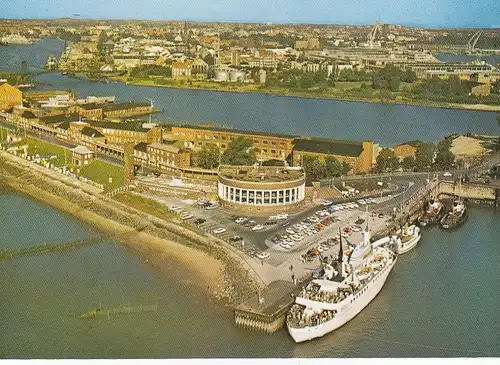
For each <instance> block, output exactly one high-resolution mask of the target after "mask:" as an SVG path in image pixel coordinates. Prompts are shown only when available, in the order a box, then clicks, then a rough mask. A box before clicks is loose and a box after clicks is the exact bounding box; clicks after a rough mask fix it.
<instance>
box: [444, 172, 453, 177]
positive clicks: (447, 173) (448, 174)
mask: <svg viewBox="0 0 500 365" xmlns="http://www.w3.org/2000/svg"><path fill="white" fill-rule="evenodd" d="M443 176H446V177H450V176H453V174H452V173H451V172H448V171H446V172H445V173H444V174H443Z"/></svg>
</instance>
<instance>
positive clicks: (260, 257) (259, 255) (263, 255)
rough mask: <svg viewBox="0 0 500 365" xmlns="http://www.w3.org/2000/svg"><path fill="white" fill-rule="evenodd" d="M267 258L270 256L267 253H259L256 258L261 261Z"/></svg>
mask: <svg viewBox="0 0 500 365" xmlns="http://www.w3.org/2000/svg"><path fill="white" fill-rule="evenodd" d="M269 256H270V255H269V253H267V252H261V253H259V254H258V255H257V257H258V258H259V259H261V260H264V259H267V258H268V257H269Z"/></svg>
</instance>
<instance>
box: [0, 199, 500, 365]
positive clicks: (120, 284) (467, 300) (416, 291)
mask: <svg viewBox="0 0 500 365" xmlns="http://www.w3.org/2000/svg"><path fill="white" fill-rule="evenodd" d="M20 202H22V204H21V203H20ZM0 207H1V209H0V227H2V231H4V230H5V231H6V232H10V233H11V234H9V235H2V236H0V248H3V247H11V248H12V247H21V246H26V245H27V244H37V243H38V242H37V239H36V236H37V235H36V232H42V233H41V234H40V239H42V238H43V239H44V240H50V241H53V242H56V241H57V242H66V241H70V240H72V239H75V238H77V237H82V236H85V235H89V234H90V235H93V234H96V233H97V232H94V231H93V230H92V229H91V228H90V227H88V226H86V225H85V224H82V223H80V222H78V221H75V220H74V219H72V218H71V217H69V216H67V215H64V214H61V213H58V212H57V211H54V210H53V209H52V208H48V207H46V206H43V205H40V204H38V203H36V202H34V201H32V200H29V199H26V198H24V197H20V196H18V195H15V194H13V193H12V192H10V191H8V190H3V193H2V194H1V195H0ZM6 207H8V209H6ZM11 217H18V219H17V220H16V219H12V218H11ZM21 217H22V219H21ZM40 217H43V218H42V219H41V218H40ZM47 219H48V220H50V224H51V225H52V226H53V227H63V226H64V227H66V228H65V230H64V231H61V230H59V229H57V228H55V229H53V230H51V231H46V230H45V226H46V224H47V221H46V220H47ZM27 221H29V222H31V223H30V225H29V229H28V228H26V229H25V230H24V231H23V230H20V228H19V227H20V226H21V227H24V226H25V223H24V222H27ZM499 222H500V213H499V212H495V211H494V210H493V208H491V207H485V206H473V207H471V210H470V217H469V220H468V221H467V222H466V224H465V225H464V226H463V227H461V228H460V229H458V230H456V231H451V232H447V231H442V230H439V229H437V228H436V229H426V230H425V231H424V235H423V238H422V241H421V243H420V244H419V246H417V248H415V249H414V250H413V251H411V252H410V253H408V254H406V255H404V256H402V257H401V258H400V260H399V262H398V263H397V265H396V267H395V268H394V270H393V272H392V273H391V275H390V277H389V279H388V281H387V283H386V285H385V287H384V288H383V290H382V291H381V293H380V294H379V295H378V296H377V298H376V299H375V300H374V301H373V302H372V303H371V304H370V305H369V306H368V307H367V308H366V309H365V310H364V311H363V312H361V314H359V315H358V316H357V317H356V318H355V319H353V320H352V321H351V322H349V323H348V324H347V325H345V326H344V327H342V328H341V329H339V330H338V331H336V332H334V333H333V334H330V335H328V336H326V337H324V338H321V339H318V340H315V341H312V342H310V343H304V344H300V345H297V344H295V343H294V342H293V341H292V340H291V338H290V337H289V336H288V334H287V332H286V331H285V330H282V331H280V332H278V333H276V334H273V335H263V334H259V333H255V332H248V331H245V330H242V329H239V328H235V327H234V325H233V323H232V321H231V312H230V311H229V310H228V309H225V308H219V307H217V306H215V305H214V304H213V303H211V302H210V301H209V300H208V299H207V298H206V297H205V295H204V294H203V293H201V292H200V291H199V289H198V287H197V286H196V285H195V282H196V280H197V279H196V278H193V277H186V276H185V275H184V271H183V268H182V267H179V266H177V265H173V264H169V263H168V262H167V263H166V264H165V268H164V269H163V270H161V271H160V270H157V269H154V268H152V267H150V266H149V265H148V264H146V263H145V261H144V259H143V258H141V257H139V256H138V255H136V254H134V253H132V252H130V251H129V250H127V249H125V248H123V247H122V246H120V245H118V244H115V243H113V242H102V243H101V244H97V245H93V246H87V247H84V248H81V249H77V250H73V251H70V252H65V253H55V254H50V255H45V256H36V257H27V258H22V259H17V260H11V261H1V262H0V326H1V328H2V331H0V358H68V357H70V358H85V357H91V358H140V357H142V358H144V357H153V358H157V357H339V356H346V357H393V356H405V357H407V356H408V357H420V356H437V357H451V356H499V355H500V352H499V349H500V342H499V339H500V336H499V332H498V323H500V314H499V312H498V310H497V306H498V300H499V297H498V291H497V289H498V285H497V283H498V269H499V268H498V259H497V258H498V257H500V245H498V237H499V236H500V224H499ZM33 232H35V233H33ZM98 303H102V306H103V308H113V307H116V306H119V305H123V304H129V303H130V304H132V305H137V304H156V303H157V304H158V311H157V312H154V313H142V314H132V315H122V316H115V317H112V318H111V319H110V320H109V321H108V320H107V319H106V318H102V319H89V320H80V319H77V318H76V316H77V315H78V314H81V313H83V312H85V311H87V310H89V309H91V308H93V307H95V306H97V305H98Z"/></svg>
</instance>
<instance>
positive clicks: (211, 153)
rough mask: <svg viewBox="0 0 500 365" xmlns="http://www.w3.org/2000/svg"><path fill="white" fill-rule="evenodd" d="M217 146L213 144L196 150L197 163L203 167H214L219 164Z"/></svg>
mask: <svg viewBox="0 0 500 365" xmlns="http://www.w3.org/2000/svg"><path fill="white" fill-rule="evenodd" d="M219 153H220V152H219V148H218V147H217V146H216V145H214V144H209V145H206V146H204V147H203V148H202V149H201V150H200V151H198V152H197V160H198V161H197V165H198V166H199V167H201V168H203V169H214V168H216V167H217V166H219Z"/></svg>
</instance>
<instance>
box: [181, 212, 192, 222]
mask: <svg viewBox="0 0 500 365" xmlns="http://www.w3.org/2000/svg"><path fill="white" fill-rule="evenodd" d="M180 217H181V219H182V220H184V221H187V220H188V219H191V218H194V215H192V214H191V213H183V214H181V215H180Z"/></svg>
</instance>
